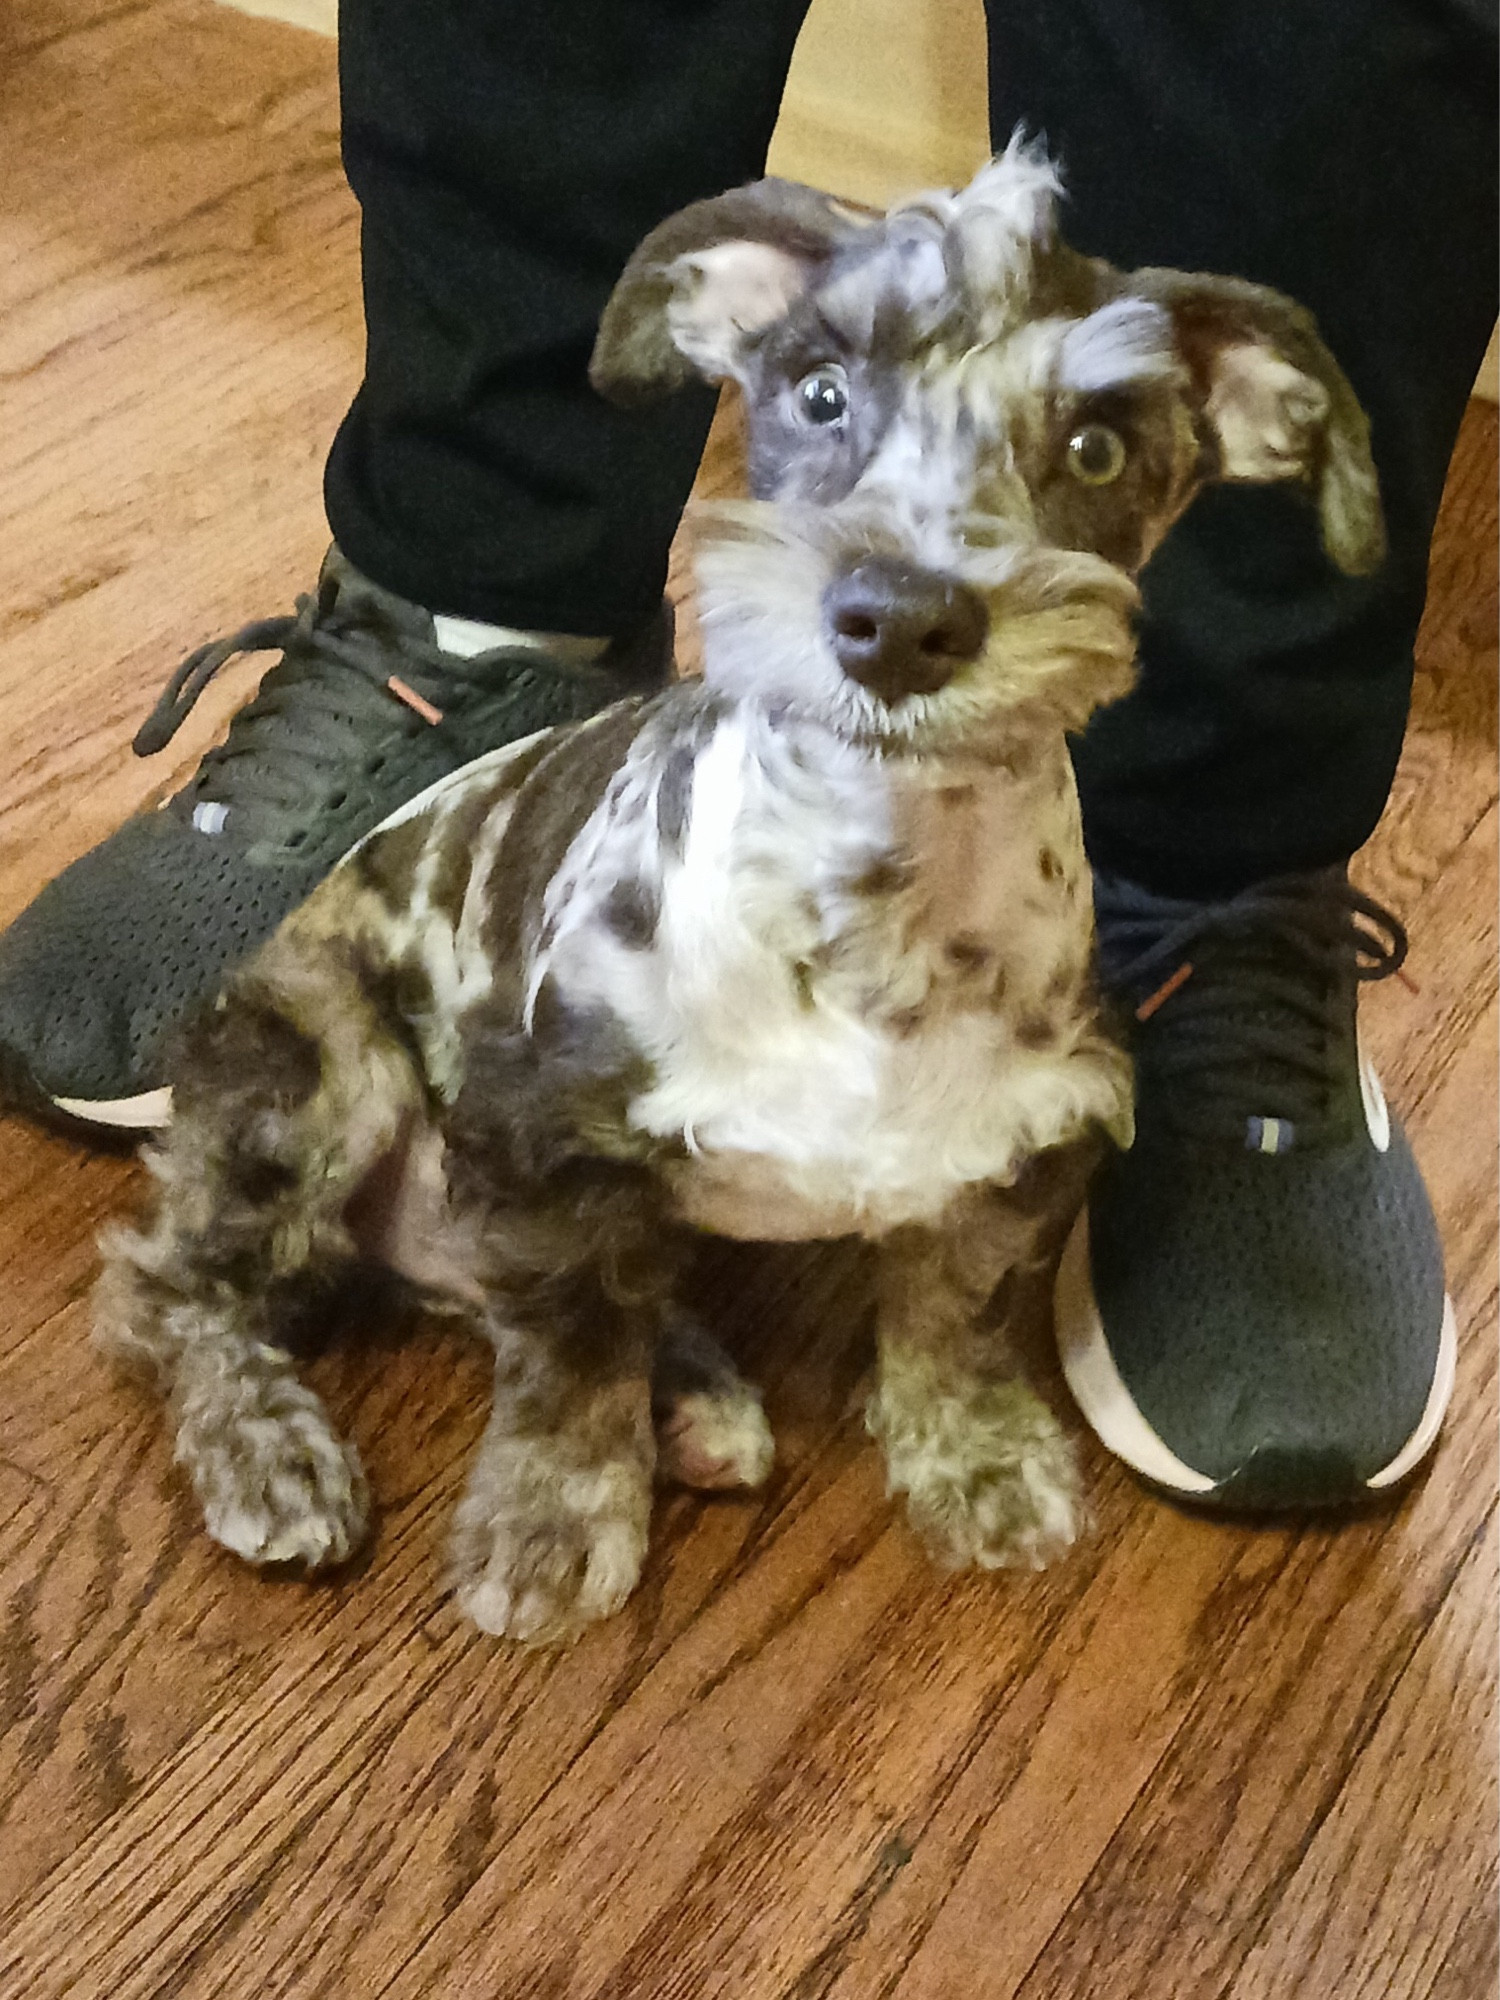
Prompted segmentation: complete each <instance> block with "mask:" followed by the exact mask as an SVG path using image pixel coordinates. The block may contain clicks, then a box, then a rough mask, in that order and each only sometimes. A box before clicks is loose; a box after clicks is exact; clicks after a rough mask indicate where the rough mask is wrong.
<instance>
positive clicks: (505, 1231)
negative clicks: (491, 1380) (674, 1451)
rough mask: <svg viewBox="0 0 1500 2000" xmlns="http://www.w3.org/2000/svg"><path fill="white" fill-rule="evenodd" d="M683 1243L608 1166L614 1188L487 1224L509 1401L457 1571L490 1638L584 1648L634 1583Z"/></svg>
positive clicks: (478, 1478) (522, 1197) (494, 1216)
mask: <svg viewBox="0 0 1500 2000" xmlns="http://www.w3.org/2000/svg"><path fill="white" fill-rule="evenodd" d="M586 1174H587V1170H585V1177H586ZM528 1195H529V1196H530V1197H531V1198H528ZM673 1247H674V1246H673V1244H672V1242H671V1239H670V1232H667V1231H663V1230H662V1229H661V1228H660V1226H659V1224H658V1221H657V1217H656V1214H655V1211H654V1208H653V1207H652V1205H651V1203H650V1200H649V1196H646V1197H640V1196H638V1195H637V1193H636V1191H635V1190H634V1189H632V1188H631V1187H630V1186H629V1184H628V1182H626V1183H624V1184H621V1183H616V1184H614V1185H612V1186H611V1185H609V1176H608V1173H607V1170H606V1174H605V1186H604V1188H603V1189H602V1190H601V1189H599V1188H597V1187H595V1188H581V1189H573V1190H570V1189H569V1188H568V1187H567V1185H566V1184H564V1185H562V1186H560V1187H557V1188H553V1189H548V1190H545V1191H544V1190H530V1191H528V1192H527V1193H520V1192H517V1191H516V1190H509V1191H507V1194H506V1195H505V1197H504V1198H503V1200H502V1201H501V1203H500V1204H499V1206H498V1207H497V1208H496V1209H495V1210H494V1211H493V1212H492V1213H491V1215H490V1217H489V1219H488V1221H487V1222H486V1224H485V1228H484V1246H483V1250H482V1254H481V1269H480V1273H479V1276H480V1284H481V1289H482V1292H483V1296H484V1302H485V1303H484V1307H483V1310H482V1312H481V1314H480V1325H481V1327H482V1329H483V1331H484V1333H485V1334H486V1336H487V1337H488V1339H489V1340H490V1342H491V1344H492V1345H493V1347H494V1350H495V1400H494V1406H493V1409H492V1411H491V1413H490V1420H489V1424H488V1427H487V1428H486V1430H485V1434H484V1437H483V1439H482V1441H481V1443H480V1447H479V1454H478V1457H477V1459H476V1461H475V1463H474V1466H473V1469H472V1472H471V1474H470V1477H469V1483H468V1486H467V1488H466V1490H465V1493H464V1497H463V1500H462V1502H461V1503H460V1506H459V1509H458V1515H457V1519H456V1521H455V1526H454V1536H453V1560H454V1570H455V1581H456V1584H457V1590H458V1599H459V1603H460V1604H461V1606H462V1607H463V1609H464V1611H465V1612H466V1613H467V1614H468V1616H469V1617H470V1618H472V1619H473V1621H474V1623H475V1624H476V1625H478V1626H480V1627H481V1628H482V1629H483V1630H484V1631H486V1632H495V1633H500V1634H504V1635H505V1636H507V1637H509V1638H513V1639H520V1640H523V1641H525V1642H527V1643H530V1644H555V1643H557V1642H560V1641H565V1640H568V1639H572V1638H575V1637H576V1636H577V1635H578V1633H579V1632H580V1631H582V1629H583V1628H584V1627H585V1626H586V1625H589V1624H591V1623H593V1622H594V1621H595V1620H596V1619H599V1618H604V1617H607V1616H608V1615H609V1613H611V1612H612V1611H617V1610H618V1609H619V1608H620V1606H621V1605H622V1604H623V1603H624V1602H625V1599H626V1598H627V1597H628V1596H629V1595H630V1593H631V1591H632V1590H633V1589H634V1587H635V1584H636V1581H637V1579H638V1578H639V1576H640V1571H641V1564H642V1562H643V1561H644V1559H645V1554H646V1538H647V1531H648V1527H649V1523H650V1515H651V1489H652V1477H653V1473H654V1470H655V1464H656V1443H655V1438H654V1435H653V1432H652V1424H651V1363H652V1351H653V1347H654V1345H655V1339H656V1333H657V1328H658V1325H659V1323H660V1315H661V1310H662V1302H663V1299H664V1296H665V1293H666V1288H667V1286H668V1283H669V1280H670V1268H669V1267H670V1257H671V1251H672V1249H673Z"/></svg>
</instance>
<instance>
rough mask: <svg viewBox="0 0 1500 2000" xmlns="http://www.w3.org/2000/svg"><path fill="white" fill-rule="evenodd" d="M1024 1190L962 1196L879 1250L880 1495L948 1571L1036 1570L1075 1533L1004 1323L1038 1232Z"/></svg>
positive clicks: (1079, 1515)
mask: <svg viewBox="0 0 1500 2000" xmlns="http://www.w3.org/2000/svg"><path fill="white" fill-rule="evenodd" d="M1032 1193H1033V1191H1031V1190H1028V1194H1027V1196H1026V1197H1025V1198H1023V1199H1020V1200H1018V1199H1017V1197H1016V1195H1015V1194H1013V1193H1011V1192H1010V1191H1003V1190H996V1191H988V1190H978V1191H975V1192H974V1193H972V1194H969V1195H966V1196H964V1197H962V1198H961V1199H960V1200H959V1201H958V1202H956V1203H955V1204H954V1205H953V1207H952V1208H951V1209H950V1211H949V1213H948V1215H947V1216H945V1217H944V1219H943V1224H942V1226H941V1227H940V1228H935V1229H918V1228H910V1229H901V1230H898V1231H896V1232H895V1233H894V1234H893V1235H892V1236H890V1237H888V1238H887V1239H886V1240H885V1242H884V1243H883V1244H882V1245H881V1249H880V1266H879V1279H878V1305H877V1321H876V1337H877V1344H878V1374H877V1382H876V1389H875V1394H874V1396H873V1397H872V1398H871V1401H870V1406H869V1410H868V1413H867V1421H868V1423H869V1427H870V1430H871V1431H872V1433H873V1434H874V1436H875V1437H876V1438H878V1439H879V1441H880V1443H881V1445H882V1447H883V1448H884V1452H885V1461H886V1469H887V1476H888V1482H889V1488H890V1490H891V1491H892V1492H893V1493H904V1494H905V1495H906V1505H907V1513H908V1515H909V1517H910V1519H911V1522H912V1525H913V1527H915V1528H916V1529H917V1531H918V1533H919V1534H921V1536H922V1537H923V1539H924V1541H926V1542H927V1544H928V1546H929V1547H930V1548H931V1549H932V1551H933V1553H934V1555H936V1557H937V1558H938V1560H939V1561H941V1562H944V1563H946V1564H949V1565H951V1566H953V1567H960V1566H963V1565H966V1564H970V1563H973V1564H978V1565H979V1566H980V1567H981V1568H984V1569H996V1568H1001V1567H1005V1566H1011V1565H1018V1566H1023V1567H1029V1568H1033V1569H1040V1568H1041V1567H1042V1566H1043V1565H1044V1564H1046V1563H1047V1562H1049V1561H1050V1560H1051V1559H1052V1558H1053V1557H1055V1556H1057V1555H1059V1554H1061V1552H1062V1551H1063V1550H1064V1549H1065V1548H1067V1547H1068V1545H1069V1544H1070V1543H1071V1542H1073V1541H1074V1540H1075V1539H1076V1537H1077V1535H1078V1533H1079V1530H1080V1527H1081V1525H1082V1519H1083V1509H1082V1504H1081V1500H1080V1495H1079V1485H1078V1472H1077V1467H1076V1465H1075V1462H1074V1456H1073V1450H1072V1446H1071V1445H1070V1444H1069V1442H1068V1440H1067V1438H1066V1437H1065V1436H1064V1435H1063V1432H1062V1430H1061V1428H1060V1426H1059V1424H1058V1422H1057V1419H1056V1418H1055V1417H1054V1416H1053V1415H1052V1412H1051V1411H1050V1410H1049V1409H1048V1408H1047V1406H1046V1404H1045V1403H1044V1402H1043V1401H1042V1400H1041V1398H1040V1397H1039V1396H1038V1395H1037V1394H1036V1392H1035V1390H1033V1389H1032V1388H1030V1387H1029V1386H1028V1384H1027V1383H1026V1382H1025V1381H1024V1380H1023V1379H1022V1376H1021V1373H1020V1365H1019V1362H1018V1360H1017V1357H1016V1354H1015V1351H1014V1349H1013V1346H1012V1343H1011V1339H1010V1334H1009V1328H1008V1323H1007V1322H1008V1317H1009V1314H1010V1312H1011V1311H1012V1310H1013V1306H1014V1301H1015V1297H1016V1294H1017V1293H1018V1291H1019V1290H1020V1285H1019V1282H1018V1281H1019V1280H1020V1279H1021V1278H1022V1277H1023V1276H1024V1274H1025V1273H1026V1271H1027V1270H1028V1269H1031V1268H1034V1267H1035V1263H1036V1259H1037V1255H1038V1248H1039V1245H1040V1242H1041V1241H1042V1239H1043V1236H1044V1233H1045V1210H1046V1206H1047V1204H1045V1203H1044V1204H1042V1210H1043V1212H1042V1214H1041V1215H1039V1214H1038V1212H1037V1204H1036V1202H1035V1201H1034V1199H1033V1198H1031V1196H1032Z"/></svg>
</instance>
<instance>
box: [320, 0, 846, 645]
mask: <svg viewBox="0 0 1500 2000" xmlns="http://www.w3.org/2000/svg"><path fill="white" fill-rule="evenodd" d="M806 5H807V0H752V3H751V4H748V5H747V4H744V0H544V4H542V5H540V6H538V5H536V4H534V0H533V4H520V0H489V4H487V5H479V4H477V0H420V4H418V3H417V0H344V5H343V7H342V8H341V17H340V44H339V74H340V85H341V91H342V102H343V143H344V161H345V167H346V170H347V172H348V175H349V180H350V183H351V185H352V186H353V188H354V191H355V193H356V195H357V196H358V197H359V200H360V203H361V207H362V210H363V225H364V233H363V259H364V289H365V321H366V337H367V353H366V364H365V377H364V383H363V386H362V387H361V389H360V391H359V394H358V397H357V398H356V400H355V403H354V405H353V408H352V409H351V410H350V412H349V414H348V417H347V418H346V419H345V422H344V424H343V427H342V428H341V430H340V432H339V434H338V437H337V440H336V442H335V444H334V447H333V451H332V455H331V457H330V460H329V464H328V470H327V477H326V482H325V491H326V500H327V506H328V516H329V520H330V522H331V524H332V527H333V531H334V534H335V536H336V537H337V539H338V541H339V543H340V544H341V546H342V547H343V549H344V550H345V552H346V554H348V555H349V556H350V558H351V559H352V560H353V561H354V562H355V563H356V564H357V565H358V566H359V567H360V568H362V569H364V570H365V571H367V572H368V573H369V574H370V575H371V576H373V577H374V578H375V579H376V581H378V582H380V583H382V584H384V585H386V586H387V587H388V588H390V589H393V590H396V591H399V592H400V593H401V594H402V595H404V596H407V597H411V598H413V599H415V600H416V601H417V602H418V603H422V604H426V605H429V606H431V607H433V608H435V609H440V610H442V611H446V612H450V613H455V614H458V615H460V616H466V617H472V618H481V619H488V620H492V621H495V622H498V623H503V624H515V625H526V626H540V627H544V628H551V629H554V630H563V631H572V632H587V633H601V634H618V633H623V632H626V631H628V630H630V629H631V628H632V627H634V626H636V625H639V624H640V623H641V622H642V621H643V620H644V619H645V618H646V617H647V616H648V615H649V614H650V612H651V611H652V609H653V608H654V606H655V604H656V603H657V602H658V600H659V598H660V593H661V586H662V581H663V577H664V574H665V565H666V552H667V546H668V543H669V542H670V540H671V536H672V533H673V530H674V528H675V527H676V523H677V518H678V515H679V514H680V512H681V509H682V504H683V501H684V500H685V498H686V496H687V491H688V487H689V485H690V484H691V482H692V477H693V473H694V471H695V470H696V467H697V462H698V456H699V454H700V452H701V450H702V446H703V439H704V435H705V432H706V429H707V425H708V421H709V417H710V415H711V413H712V408H713V398H712V395H711V393H710V392H709V391H708V390H706V389H705V390H703V391H702V392H701V393H699V394H692V395H687V396H683V397H680V398H677V399H675V400H674V401H673V402H672V403H669V404H665V405H662V406H660V407H658V408H655V409H652V410H651V411H649V412H647V413H645V414H643V415H625V414H622V413H621V412H619V411H616V410H612V409H610V408H608V407H607V406H606V405H605V404H603V403H602V402H601V401H600V400H599V399H598V398H597V397H595V396H594V394H593V393H592V391H591V390H590V389H589V387H588V383H587V380H586V376H585V368H586V364H587V361H588V355H589V350H590V347H591V345H592V342H593V336H594V330H595V326H596V323H597V321H598V317H599V313H600V311H601V309H602V307H603V305H604V301H605V299H606V297H607V296H608V293H609V290H610V287H611V285H612V283H613V282H614V279H615V278H616V277H617V276H618V274H619V271H620V269H621V267H622V266H623V264H624V262H625V260H626V258H627V257H628V256H629V254H630V252H631V251H632V250H633V249H634V248H635V246H636V244H637V243H638V242H639V240H640V239H641V237H642V236H644V235H645V233H646V232H647V230H648V229H649V228H651V227H652V225H653V224H655V223H656V222H659V221H660V220H661V219H662V217H663V216H665V215H667V214H669V213H671V212H672V211H673V210H674V209H676V208H679V207H681V206H683V205H684V204H685V203H687V202H689V201H693V200H696V199H698V198H699V197H700V196H703V195H707V194H713V193H717V192H719V191H720V190H721V189H723V188H725V187H729V186H733V185H734V184H736V183H738V182H741V181H745V180H748V179H753V178H754V177H755V176H756V175H758V174H760V173H761V172H763V171H764V162H765V154H766V148H767V146H768V145H769V143H770V137H771V130H772V127H773V125H774V123H775V119H776V113H777V110H778V108H779V105H780V101H781V94H782V89H783V86H784V83H785V80H786V73H787V69H788V67H789V65H790V62H791V55H792V48H793V44H794V42H795V40H796V35H797V31H798V29H799V27H800V26H801V21H802V16H803V13H804V12H805V10H806Z"/></svg>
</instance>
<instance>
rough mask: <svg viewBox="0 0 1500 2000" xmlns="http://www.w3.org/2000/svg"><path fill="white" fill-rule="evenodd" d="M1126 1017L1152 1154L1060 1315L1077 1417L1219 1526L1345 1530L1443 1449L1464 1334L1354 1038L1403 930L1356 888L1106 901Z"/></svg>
mask: <svg viewBox="0 0 1500 2000" xmlns="http://www.w3.org/2000/svg"><path fill="white" fill-rule="evenodd" d="M1095 899H1096V907H1097V911H1098V918H1099V966H1100V978H1101V982H1102V984H1103V987H1104V989H1105V992H1106V993H1107V994H1108V995H1109V996H1110V998H1111V999H1112V1000H1113V1001H1114V1002H1115V1003H1116V1004H1117V1005H1119V1006H1120V1007H1121V1009H1122V1011H1128V1012H1129V1013H1130V1014H1132V1015H1133V1023H1132V1039H1133V1044H1134V1057H1135V1065H1136V1138H1135V1143H1134V1145H1133V1146H1132V1148H1131V1149H1130V1151H1129V1152H1127V1153H1119V1154H1115V1155H1113V1156H1112V1157H1111V1158H1110V1159H1109V1160H1108V1161H1107V1162H1106V1164H1105V1166H1104V1168H1103V1169H1102V1171H1101V1172H1100V1173H1099V1175H1098V1177H1097V1179H1096V1180H1095V1182H1094V1184H1093V1186H1092V1188H1091V1190H1090V1194H1089V1202H1088V1208H1087V1211H1086V1213H1085V1214H1084V1215H1083V1216H1082V1217H1081V1218H1080V1220H1079V1223H1078V1225H1077V1227H1076V1228H1075V1230H1074V1233H1073V1236H1072V1238H1071V1240H1070V1242H1069V1244H1068V1247H1067V1251H1066V1253H1065V1256H1064V1259H1063V1264H1062V1268H1061V1270H1060V1273H1059V1278H1058V1289H1057V1327H1058V1341H1059V1346H1060V1349H1061V1354H1062V1363H1063V1368H1064V1371H1065V1373H1066V1375H1067V1378H1068V1383H1069V1386H1070V1387H1071V1389H1072V1391H1073V1395H1074V1397H1075V1398H1076V1400H1077V1402H1078V1405H1079V1407H1080V1409H1081V1410H1082V1411H1083V1413H1084V1415H1085V1417H1087V1419H1088V1421H1089V1423H1090V1424H1091V1425H1092V1427H1093V1429H1094V1430H1095V1431H1096V1432H1097V1434H1098V1436H1099V1437H1100V1438H1101V1439H1102V1441H1103V1442H1104V1443H1105V1444H1106V1445H1107V1446H1108V1447H1109V1449H1110V1450H1111V1451H1112V1452H1114V1453H1115V1454H1116V1456H1117V1457H1119V1458H1122V1459H1124V1460H1125V1462H1126V1463H1127V1464H1128V1465H1131V1466H1133V1467H1134V1468H1135V1470H1136V1471H1137V1472H1138V1473H1140V1474H1141V1475H1142V1476H1143V1477H1144V1478H1145V1479H1147V1480H1149V1481H1150V1482H1151V1483H1152V1484H1153V1485H1155V1486H1158V1487H1161V1488H1164V1489H1166V1490H1167V1491H1168V1492H1171V1493H1174V1494H1177V1495H1180V1496H1182V1497H1184V1498H1191V1499H1193V1500H1196V1501H1198V1502H1200V1503H1204V1504H1207V1505H1210V1506H1217V1507H1224V1508H1233V1509H1243V1510H1249V1511H1258V1510H1261V1509H1286V1508H1297V1509H1305V1508H1313V1507H1321V1506H1336V1505H1344V1504H1348V1503H1350V1502H1353V1501H1357V1500H1360V1499H1363V1498H1368V1497H1369V1496H1371V1495H1372V1494H1376V1493H1379V1492H1381V1491H1382V1490H1384V1489H1386V1488H1388V1487H1391V1486H1394V1485H1395V1484H1397V1482H1398V1481H1400V1480H1401V1479H1403V1478H1404V1477H1405V1476H1406V1475H1407V1474H1408V1473H1410V1472H1411V1471H1412V1470H1413V1469H1414V1468H1415V1467H1416V1466H1417V1464H1418V1463H1419V1462H1420V1461H1421V1460H1422V1458H1423V1457H1424V1456H1425V1455H1426V1453H1427V1452H1428V1451H1429V1450H1430V1449H1431V1447H1432V1445H1433V1443H1434V1442H1435V1440H1436V1438H1437V1434H1438V1429H1439V1426H1440V1425H1441V1422H1442V1418H1443V1412H1444V1410H1445V1409H1446V1407H1447V1403H1448V1398H1449V1395H1450V1393H1451V1391H1452V1387H1453V1372H1454V1353H1455V1336H1454V1322H1453V1308H1452V1304H1451V1303H1450V1301H1449V1300H1448V1299H1447V1298H1446V1296H1445V1294H1444V1288H1443V1257H1442V1248H1441V1245H1440V1243H1439V1241H1438V1234H1437V1227H1436V1225H1435V1223H1434V1221H1433V1216H1432V1208H1431V1205H1430V1203H1429V1202H1428V1199H1427V1191H1426V1189H1425V1188H1424V1186H1423V1184H1422V1177H1421V1175H1420V1173H1419V1172H1418V1169H1417V1166H1416V1162H1415V1161H1414V1160H1413V1158H1412V1155H1411V1151H1410V1148H1409V1147H1408V1145H1407V1143H1406V1139H1405V1136H1404V1135H1403V1133H1402V1131H1401V1128H1400V1125H1399V1124H1398V1123H1397V1121H1396V1120H1395V1119H1394V1118H1393V1117H1392V1116H1391V1114H1390V1112H1389V1110H1388V1109H1387V1107H1386V1103H1385V1099H1384V1096H1383V1095H1382V1092H1381V1089H1380V1085H1379V1082H1378V1081H1377V1079H1376V1076H1375V1073H1374V1071H1373V1070H1372V1069H1371V1067H1370V1065H1369V1063H1368V1061H1367V1060H1365V1059H1364V1058H1363V1057H1362V1056H1361V1053H1360V1050H1359V1045H1358V1040H1357V1036H1356V1031H1355V997H1356V993H1357V990H1358V986H1359V982H1360V981H1361V980H1364V979H1383V978H1386V977H1388V976H1389V975H1390V974H1392V973H1394V972H1397V971H1399V969H1400V966H1401V962H1402V959H1403V958H1404V957H1405V954H1406V937H1405V933H1404V932H1403V931H1402V929H1401V926H1400V925H1399V924H1398V923H1397V921H1396V919H1395V918H1394V917H1393V916H1391V915H1390V913H1389V912H1388V911H1386V910H1383V909H1382V908H1381V907H1380V905H1379V904H1378V903H1375V902H1372V901H1371V899H1370V898H1369V897H1367V896H1364V895H1361V894H1360V893H1359V891H1358V890H1356V889H1354V888H1352V887H1351V886H1350V884H1349V882H1348V879H1347V877H1346V875H1345V873H1344V871H1343V869H1334V870H1330V871H1325V872H1321V873H1318V874H1313V875H1299V876H1288V877H1284V878H1282V879H1279V880H1276V881H1270V882H1265V883H1261V884H1259V885H1257V886H1256V887H1254V888H1251V889H1247V890H1246V891H1244V892H1243V894H1241V895H1238V896H1234V897H1232V898H1230V899H1228V900H1226V901H1222V902H1186V901H1180V900H1176V899H1172V898H1168V897H1164V896H1153V895H1148V894H1146V893H1145V892H1144V891H1142V890H1140V889H1137V888H1134V887H1132V886H1131V885H1130V884H1129V883H1126V882H1121V881H1110V880H1100V881H1098V882H1097V883H1096V898H1095Z"/></svg>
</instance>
